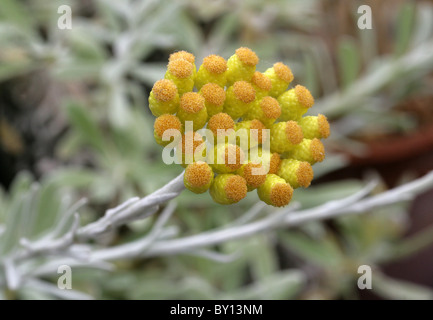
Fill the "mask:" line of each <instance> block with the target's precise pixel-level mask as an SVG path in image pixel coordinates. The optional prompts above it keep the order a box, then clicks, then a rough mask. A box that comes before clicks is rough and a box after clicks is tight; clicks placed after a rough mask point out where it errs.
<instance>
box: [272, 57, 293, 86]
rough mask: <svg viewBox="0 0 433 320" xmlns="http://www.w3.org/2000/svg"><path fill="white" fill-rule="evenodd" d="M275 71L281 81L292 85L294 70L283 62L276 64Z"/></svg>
mask: <svg viewBox="0 0 433 320" xmlns="http://www.w3.org/2000/svg"><path fill="white" fill-rule="evenodd" d="M274 70H275V73H276V74H277V76H278V78H280V79H281V80H283V81H285V82H287V83H290V82H292V81H293V73H292V70H290V68H289V67H288V66H286V65H285V64H284V63H282V62H277V63H275V64H274Z"/></svg>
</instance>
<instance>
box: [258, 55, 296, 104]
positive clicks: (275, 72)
mask: <svg viewBox="0 0 433 320" xmlns="http://www.w3.org/2000/svg"><path fill="white" fill-rule="evenodd" d="M265 75H266V76H267V77H268V78H269V79H270V80H271V82H272V89H271V90H270V91H269V95H270V96H272V97H274V98H276V97H278V96H279V95H280V94H282V93H283V92H284V91H286V90H287V88H288V87H289V84H290V83H291V82H292V81H293V73H292V70H290V68H289V67H288V66H286V65H285V64H284V63H282V62H277V63H275V64H274V65H273V67H272V68H269V69H267V70H266V71H265Z"/></svg>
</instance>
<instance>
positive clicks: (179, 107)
mask: <svg viewBox="0 0 433 320" xmlns="http://www.w3.org/2000/svg"><path fill="white" fill-rule="evenodd" d="M258 62H259V58H258V56H257V55H256V53H255V52H254V51H252V50H251V49H249V48H246V47H241V48H239V49H237V50H236V51H235V53H234V54H233V55H232V56H231V57H230V58H229V59H228V60H225V59H224V58H223V57H221V56H218V55H215V54H211V55H209V56H207V57H205V58H204V59H203V63H202V64H201V65H200V66H199V68H198V70H197V69H196V65H195V56H194V55H193V54H192V53H190V52H187V51H178V52H174V53H173V54H171V55H170V57H169V61H168V65H167V71H166V73H165V76H164V79H162V80H159V81H157V82H156V83H155V85H154V86H153V88H152V91H151V93H150V95H149V108H150V111H151V112H152V114H153V115H154V116H155V117H157V118H156V120H155V123H154V137H155V140H156V142H157V143H158V144H160V145H162V146H167V147H168V146H170V147H171V146H172V143H171V141H164V140H165V139H164V140H163V136H164V133H166V132H170V134H169V135H168V137H170V139H171V140H173V138H174V141H175V145H176V146H177V147H176V148H175V149H176V155H177V157H178V158H177V160H178V161H177V162H178V163H180V164H181V165H182V166H183V167H184V168H185V174H184V184H185V187H186V188H187V189H188V190H190V191H192V192H195V193H203V192H206V191H207V190H208V191H209V193H210V195H211V196H212V198H213V200H214V201H215V202H217V203H220V204H232V203H236V202H238V201H240V200H242V199H243V198H244V197H245V196H246V194H247V192H248V191H252V190H257V194H258V197H259V198H260V199H261V200H262V201H264V202H265V203H267V204H269V205H272V206H276V207H282V206H285V205H287V204H288V203H289V202H290V201H291V199H292V196H293V189H296V188H299V187H303V188H307V187H308V186H309V185H310V183H311V181H312V179H313V169H312V166H313V165H314V164H315V163H316V162H320V161H323V160H324V158H325V149H324V146H323V144H322V142H321V141H320V139H325V138H327V137H328V136H329V135H330V125H329V122H328V120H327V118H326V117H325V116H324V115H322V114H319V115H317V116H304V115H305V113H306V112H307V111H308V110H309V109H310V108H311V107H312V106H313V105H314V98H313V96H312V95H311V93H310V91H309V90H308V89H307V88H305V87H304V86H302V85H297V86H295V87H293V88H289V86H290V83H291V82H292V81H293V73H292V71H291V69H290V68H289V67H288V66H286V65H285V64H283V63H282V62H277V63H275V64H274V65H273V66H272V67H271V68H268V69H267V70H266V71H265V72H263V73H262V72H260V71H257V70H256V66H257V64H258ZM191 123H192V125H191ZM205 128H206V129H208V131H206V130H203V131H198V130H200V129H205ZM171 132H177V135H178V137H179V138H177V135H176V134H171ZM199 132H200V133H201V134H203V135H204V136H205V138H206V139H204V138H203V136H202V135H201V134H199ZM210 133H212V134H213V139H212V135H211V134H210ZM205 140H206V141H205ZM212 143H213V145H212ZM209 147H210V148H209Z"/></svg>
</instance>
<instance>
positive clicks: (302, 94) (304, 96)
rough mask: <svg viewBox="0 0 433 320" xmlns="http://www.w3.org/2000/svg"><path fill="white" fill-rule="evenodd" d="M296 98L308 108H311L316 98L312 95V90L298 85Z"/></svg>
mask: <svg viewBox="0 0 433 320" xmlns="http://www.w3.org/2000/svg"><path fill="white" fill-rule="evenodd" d="M295 94H296V98H297V99H298V101H299V103H300V104H302V105H303V106H304V107H306V108H311V107H312V106H313V104H314V98H313V96H312V95H311V93H310V90H308V89H307V88H305V87H304V86H301V85H297V86H296V87H295Z"/></svg>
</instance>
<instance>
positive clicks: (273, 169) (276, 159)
mask: <svg viewBox="0 0 433 320" xmlns="http://www.w3.org/2000/svg"><path fill="white" fill-rule="evenodd" d="M280 163H281V157H280V155H279V154H278V153H276V152H274V153H273V154H272V155H271V161H270V163H269V172H268V173H273V174H277V172H278V167H279V166H280Z"/></svg>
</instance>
